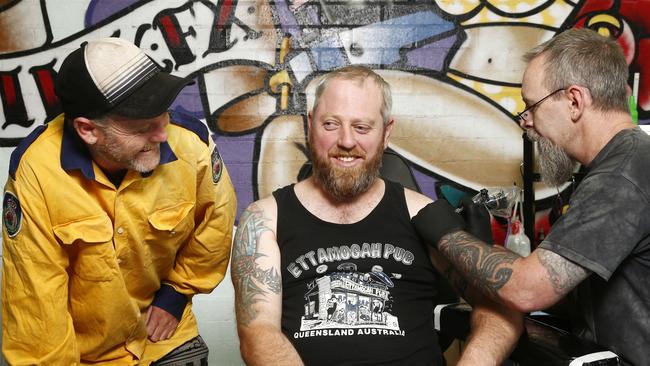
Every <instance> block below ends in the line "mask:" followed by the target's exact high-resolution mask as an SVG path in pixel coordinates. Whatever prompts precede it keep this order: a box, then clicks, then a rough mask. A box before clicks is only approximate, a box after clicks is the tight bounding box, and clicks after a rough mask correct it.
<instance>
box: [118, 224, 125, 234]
mask: <svg viewBox="0 0 650 366" xmlns="http://www.w3.org/2000/svg"><path fill="white" fill-rule="evenodd" d="M117 233H118V234H120V235H122V234H124V229H123V228H122V227H121V226H120V227H118V228H117Z"/></svg>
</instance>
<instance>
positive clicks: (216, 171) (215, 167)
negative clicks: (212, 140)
mask: <svg viewBox="0 0 650 366" xmlns="http://www.w3.org/2000/svg"><path fill="white" fill-rule="evenodd" d="M211 160H212V183H214V184H217V183H219V180H221V173H223V160H222V159H221V154H219V150H217V146H215V147H214V149H213V150H212V156H211Z"/></svg>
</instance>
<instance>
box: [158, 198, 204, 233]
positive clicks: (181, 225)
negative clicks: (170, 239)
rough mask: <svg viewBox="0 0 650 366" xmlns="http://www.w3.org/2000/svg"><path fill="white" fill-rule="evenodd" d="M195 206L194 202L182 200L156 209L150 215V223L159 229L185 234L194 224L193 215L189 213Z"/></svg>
mask: <svg viewBox="0 0 650 366" xmlns="http://www.w3.org/2000/svg"><path fill="white" fill-rule="evenodd" d="M193 208H194V202H182V203H179V204H177V205H175V206H171V207H165V208H162V209H159V210H156V211H155V212H153V213H152V214H151V215H149V217H148V220H149V224H150V225H151V226H152V227H153V228H154V229H156V230H158V231H164V232H169V233H171V234H175V233H179V234H183V233H185V232H186V231H187V230H188V229H189V228H191V227H192V225H193V224H194V222H193V216H192V215H189V213H190V212H191V211H192V209H193Z"/></svg>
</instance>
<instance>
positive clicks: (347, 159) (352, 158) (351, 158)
mask: <svg viewBox="0 0 650 366" xmlns="http://www.w3.org/2000/svg"><path fill="white" fill-rule="evenodd" d="M336 159H338V160H340V161H342V162H345V163H349V162H351V161H354V159H356V158H355V157H354V156H338V157H336Z"/></svg>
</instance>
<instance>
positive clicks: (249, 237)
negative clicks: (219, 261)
mask: <svg viewBox="0 0 650 366" xmlns="http://www.w3.org/2000/svg"><path fill="white" fill-rule="evenodd" d="M267 221H268V219H267V218H265V217H264V213H263V211H262V210H260V209H259V207H257V205H255V204H252V205H251V206H250V207H249V208H248V209H246V211H244V212H243V213H242V216H241V218H240V219H239V225H238V227H237V232H236V233H235V240H234V245H233V254H232V265H231V272H232V278H233V283H234V287H235V292H236V296H237V301H236V305H237V306H236V307H237V309H236V310H237V314H238V315H239V321H240V322H241V323H243V324H245V325H247V324H249V323H250V322H251V321H253V320H254V319H255V318H256V317H257V311H256V310H255V309H254V308H253V305H255V304H256V303H258V302H264V301H266V300H265V296H266V295H267V294H269V293H273V294H279V293H281V292H282V278H281V276H280V274H279V273H278V271H277V269H276V268H274V267H271V268H268V269H263V268H261V267H260V265H259V263H258V259H259V258H261V257H265V255H264V254H262V253H259V252H258V250H257V249H258V248H257V246H258V243H259V239H260V237H261V236H262V234H263V233H265V232H267V231H272V230H271V229H270V228H269V227H268V226H266V222H267Z"/></svg>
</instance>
